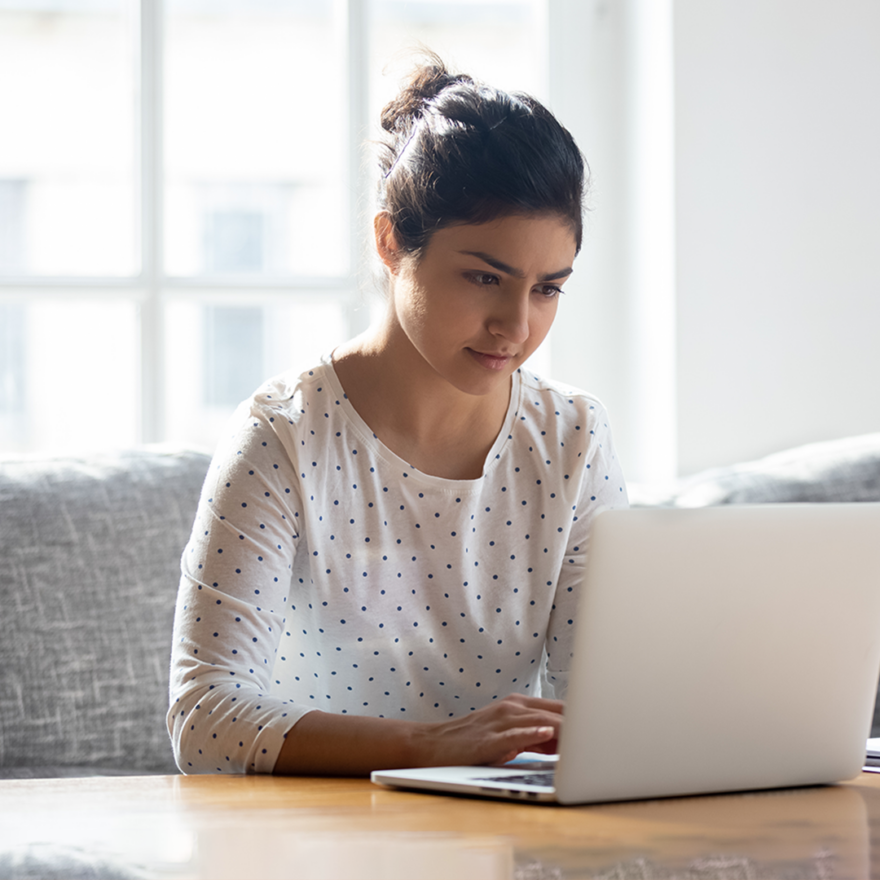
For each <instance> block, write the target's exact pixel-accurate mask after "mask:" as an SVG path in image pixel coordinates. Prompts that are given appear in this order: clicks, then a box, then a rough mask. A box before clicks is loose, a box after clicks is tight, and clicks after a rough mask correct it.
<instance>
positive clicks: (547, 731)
mask: <svg viewBox="0 0 880 880" xmlns="http://www.w3.org/2000/svg"><path fill="white" fill-rule="evenodd" d="M536 733H537V734H538V736H552V735H553V728H552V727H539V728H538V729H537V731H536Z"/></svg>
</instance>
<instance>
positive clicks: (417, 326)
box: [376, 215, 576, 395]
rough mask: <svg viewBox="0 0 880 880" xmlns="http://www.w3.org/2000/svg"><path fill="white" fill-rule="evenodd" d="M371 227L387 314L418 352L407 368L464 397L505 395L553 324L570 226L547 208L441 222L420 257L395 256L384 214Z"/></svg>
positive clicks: (570, 256) (568, 255) (571, 247)
mask: <svg viewBox="0 0 880 880" xmlns="http://www.w3.org/2000/svg"><path fill="white" fill-rule="evenodd" d="M376 228H377V243H378V246H379V252H380V256H381V257H382V259H383V261H384V262H385V264H386V265H387V266H388V268H389V270H390V271H391V274H392V282H391V301H390V304H389V306H390V309H391V319H392V320H393V321H394V322H395V323H396V324H398V325H399V327H400V329H401V330H402V331H403V334H404V336H405V338H406V340H407V341H408V343H409V345H411V347H412V351H411V352H410V354H411V355H418V357H412V358H410V359H409V362H410V365H414V366H411V368H415V369H423V370H426V371H427V373H428V374H433V375H436V376H439V377H442V378H443V379H445V380H446V381H447V382H449V383H451V384H452V385H453V386H454V387H455V388H457V389H459V390H460V391H463V392H465V393H468V394H475V395H483V394H489V393H492V392H493V391H497V390H498V389H501V388H503V389H504V391H505V392H506V391H507V389H508V388H509V384H508V381H507V380H508V379H509V377H510V375H511V374H512V373H513V371H514V370H516V369H517V368H519V367H520V366H521V365H522V364H523V363H524V362H525V361H526V359H527V358H528V357H529V356H530V355H531V354H532V352H533V351H534V350H535V349H536V348H537V347H538V346H539V345H540V344H541V342H542V341H543V340H544V337H545V336H546V335H547V332H548V331H549V330H550V326H551V325H552V324H553V319H554V317H555V316H556V309H557V306H558V303H559V296H560V293H561V287H562V284H563V283H564V282H565V280H566V279H567V278H568V277H569V275H571V271H572V269H571V265H572V262H573V261H574V257H575V252H576V246H575V238H574V234H573V232H572V230H571V228H570V226H569V225H568V224H567V223H565V221H563V220H562V219H560V218H559V217H556V216H553V215H550V216H548V215H538V216H522V215H511V216H507V217H501V218H499V219H497V220H493V221H491V222H489V223H482V224H479V225H459V226H448V227H445V228H443V229H440V230H439V231H437V232H435V233H434V234H433V236H432V237H431V239H430V241H429V242H428V244H427V246H426V247H425V248H424V249H423V250H422V253H421V256H420V257H419V259H418V260H416V259H414V258H412V257H407V256H403V257H399V256H398V252H397V251H396V249H395V244H394V240H393V231H392V230H391V227H390V224H388V223H387V219H386V220H383V215H380V217H379V218H377V226H376Z"/></svg>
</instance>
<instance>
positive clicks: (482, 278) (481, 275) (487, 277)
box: [469, 272, 499, 287]
mask: <svg viewBox="0 0 880 880" xmlns="http://www.w3.org/2000/svg"><path fill="white" fill-rule="evenodd" d="M469 277H470V279H471V281H473V283H474V284H478V285H480V286H481V287H488V286H490V285H492V284H498V283H499V282H498V276H497V275H492V274H491V273H489V272H474V273H472V274H471V275H470V276H469Z"/></svg>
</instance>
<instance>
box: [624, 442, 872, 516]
mask: <svg viewBox="0 0 880 880" xmlns="http://www.w3.org/2000/svg"><path fill="white" fill-rule="evenodd" d="M630 496H631V501H632V503H633V506H637V507H648V506H650V507H709V506H711V505H716V504H767V503H770V502H798V501H819V502H827V501H880V434H864V435H862V436H859V437H847V438H845V439H843V440H832V441H827V442H824V443H811V444H809V445H807V446H799V447H797V448H796V449H789V450H786V451H785V452H778V453H776V454H774V455H768V456H767V457H766V458H762V459H759V460H757V461H750V462H746V463H744V464H736V465H731V466H729V467H720V468H713V469H711V470H706V471H702V472H701V473H698V474H695V475H694V476H692V477H686V478H684V479H682V480H679V481H678V482H676V483H674V484H673V485H671V486H659V487H658V486H639V485H636V486H632V487H630Z"/></svg>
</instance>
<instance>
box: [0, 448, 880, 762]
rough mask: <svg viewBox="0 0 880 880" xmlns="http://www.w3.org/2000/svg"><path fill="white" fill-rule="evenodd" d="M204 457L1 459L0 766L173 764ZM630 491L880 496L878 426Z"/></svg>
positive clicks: (697, 495)
mask: <svg viewBox="0 0 880 880" xmlns="http://www.w3.org/2000/svg"><path fill="white" fill-rule="evenodd" d="M208 461H209V457H208V456H207V455H205V454H204V453H200V452H194V451H188V450H180V449H176V450H175V449H167V448H143V449H137V450H129V451H126V452H121V453H118V454H101V455H92V456H88V457H82V458H71V457H68V458H34V457H16V458H11V459H7V460H5V461H0V608H2V612H3V635H2V637H0V778H4V777H5V778H10V777H13V778H15V777H17V778H23V777H39V776H89V775H123V774H145V773H176V772H177V768H176V767H175V765H174V762H173V760H172V757H171V749H170V746H169V741H168V735H167V733H166V731H165V709H166V704H167V688H168V655H169V648H170V644H171V626H172V618H173V613H174V600H175V595H176V591H177V580H178V570H179V569H178V562H179V558H180V553H181V551H182V549H183V546H184V544H185V543H186V540H187V538H188V536H189V531H190V528H191V525H192V521H193V517H194V514H195V509H196V504H197V501H198V495H199V490H200V488H201V483H202V480H203V478H204V475H205V472H206V471H207V467H208ZM631 494H632V501H633V503H634V504H635V505H639V506H646V505H660V506H667V507H694V506H703V505H710V504H743V503H764V502H771V501H784V502H793V501H880V434H874V435H870V436H866V437H857V438H852V439H848V440H841V441H836V442H833V443H821V444H814V445H811V446H805V447H801V448H799V449H796V450H791V451H789V452H784V453H780V454H778V455H775V456H770V457H768V458H765V459H762V460H761V461H757V462H751V463H748V464H743V465H738V466H736V467H729V468H720V469H717V470H713V471H707V472H705V473H703V474H699V475H697V476H695V477H691V478H689V479H686V480H682V481H680V482H678V483H676V484H674V485H672V486H668V487H662V488H659V489H658V488H656V487H651V488H647V487H640V486H633V487H632V492H631ZM878 626H880V621H878ZM873 733H874V735H880V713H878V712H877V711H876V710H875V718H874V730H873Z"/></svg>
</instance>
